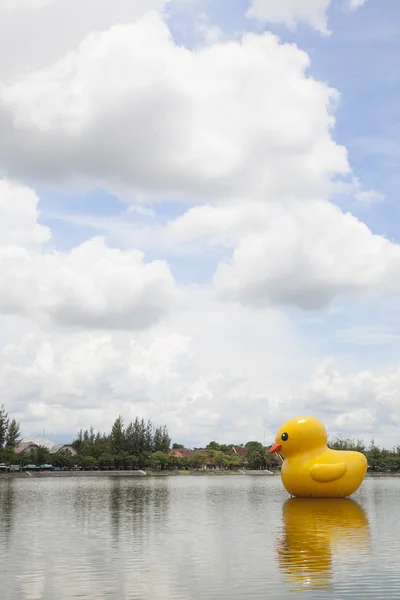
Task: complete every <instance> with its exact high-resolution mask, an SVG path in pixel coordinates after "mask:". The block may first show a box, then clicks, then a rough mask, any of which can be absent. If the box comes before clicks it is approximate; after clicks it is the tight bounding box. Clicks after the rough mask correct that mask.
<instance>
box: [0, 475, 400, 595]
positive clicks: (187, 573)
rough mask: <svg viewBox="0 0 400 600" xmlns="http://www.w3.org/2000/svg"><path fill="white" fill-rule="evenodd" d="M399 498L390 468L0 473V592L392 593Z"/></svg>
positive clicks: (396, 583) (398, 577)
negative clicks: (347, 494) (158, 474)
mask: <svg viewBox="0 0 400 600" xmlns="http://www.w3.org/2000/svg"><path fill="white" fill-rule="evenodd" d="M399 507H400V478H399V479H396V478H379V479H378V478H376V479H373V478H370V479H366V480H365V482H364V484H363V486H362V488H361V489H360V491H359V492H358V493H357V494H355V495H354V496H353V500H334V501H333V500H323V501H319V500H295V499H289V500H288V496H287V494H286V493H285V491H284V490H283V488H282V485H281V481H280V478H279V477H251V476H237V477H235V476H232V477H168V478H117V477H109V478H98V479H97V478H91V479H89V478H87V479H86V478H76V479H75V478H63V479H36V478H32V479H5V478H3V479H2V478H1V477H0V599H1V600H67V599H68V600H69V599H70V598H71V599H72V598H80V599H82V598H83V599H85V598H90V599H95V600H102V599H104V598H112V599H115V600H125V599H132V600H133V599H135V600H136V599H137V600H178V599H179V600H180V599H181V600H213V599H218V600H219V599H224V600H225V599H226V600H231V599H232V600H233V599H234V600H236V599H237V600H239V599H240V600H253V599H254V600H259V599H260V600H261V599H262V600H267V599H271V600H275V599H276V600H279V599H281V598H282V599H283V598H285V599H286V598H292V597H293V596H296V597H297V595H296V594H293V592H299V591H300V590H301V591H302V592H303V593H302V594H301V597H302V598H304V599H308V598H310V599H314V598H315V599H317V598H326V599H327V600H328V599H329V600H331V599H335V600H336V599H341V598H352V599H353V600H356V599H360V600H361V599H364V598H376V599H383V598H388V599H389V598H390V599H394V598H399V599H400V520H399V512H398V511H399Z"/></svg>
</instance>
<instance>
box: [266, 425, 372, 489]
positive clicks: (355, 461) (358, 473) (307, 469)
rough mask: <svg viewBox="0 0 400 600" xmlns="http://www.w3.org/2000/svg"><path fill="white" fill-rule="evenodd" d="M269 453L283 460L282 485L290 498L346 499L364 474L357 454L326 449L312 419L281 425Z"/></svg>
mask: <svg viewBox="0 0 400 600" xmlns="http://www.w3.org/2000/svg"><path fill="white" fill-rule="evenodd" d="M270 452H271V453H273V452H280V453H281V454H282V456H283V457H284V458H285V460H284V463H283V465H282V482H283V485H284V486H285V488H286V490H287V491H288V492H289V494H291V495H292V496H300V497H305V496H308V497H310V496H312V497H315V498H321V497H328V498H337V497H346V496H350V495H351V494H353V493H354V492H355V491H356V490H357V488H358V487H359V486H360V485H361V483H362V481H363V479H364V477H365V474H366V472H367V459H366V458H365V456H364V455H363V454H361V452H351V451H346V450H331V449H330V448H328V446H327V435H326V430H325V427H324V425H323V424H322V423H321V421H319V420H318V419H315V418H314V417H298V418H296V419H292V420H291V421H288V422H287V423H285V424H284V425H282V427H281V428H280V429H279V431H278V433H277V435H276V441H275V444H274V445H273V446H272V448H271V449H270Z"/></svg>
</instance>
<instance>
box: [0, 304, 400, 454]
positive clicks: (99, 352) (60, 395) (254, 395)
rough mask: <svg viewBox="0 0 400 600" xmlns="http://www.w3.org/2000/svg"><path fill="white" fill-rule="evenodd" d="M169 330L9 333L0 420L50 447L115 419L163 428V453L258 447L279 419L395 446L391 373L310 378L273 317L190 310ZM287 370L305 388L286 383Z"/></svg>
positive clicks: (399, 419) (2, 353) (330, 371)
mask: <svg viewBox="0 0 400 600" xmlns="http://www.w3.org/2000/svg"><path fill="white" fill-rule="evenodd" d="M275 321H277V322H275ZM173 325H174V333H172V332H171V331H169V332H167V330H166V329H165V327H161V328H157V329H155V330H153V331H152V332H150V333H141V334H135V335H132V334H129V333H126V332H120V333H116V332H108V333H106V334H99V333H98V332H93V333H88V332H86V333H85V332H82V331H81V332H71V333H69V334H67V335H66V334H62V335H61V334H60V333H57V332H54V333H43V332H35V331H32V333H30V334H27V333H26V332H24V333H22V332H21V334H20V335H17V336H16V338H15V340H14V341H13V342H10V343H8V344H5V345H3V346H2V348H1V349H0V390H1V391H2V393H4V392H7V407H8V409H9V410H10V412H12V413H13V414H15V416H16V417H17V418H18V419H19V420H20V421H21V423H22V427H23V431H24V432H25V433H26V434H31V433H32V434H33V433H40V432H41V431H42V429H43V427H46V432H47V434H48V435H49V436H50V437H51V436H55V435H64V436H67V437H68V436H69V435H72V434H73V433H74V432H75V431H76V430H78V429H80V428H81V427H89V425H90V424H93V426H94V427H95V428H98V429H100V431H108V430H109V429H110V426H111V424H112V422H113V420H114V418H115V417H116V416H117V415H118V414H122V415H124V416H125V418H126V420H129V419H131V418H134V417H135V416H137V415H139V416H143V417H144V418H151V419H152V420H154V421H155V422H157V423H159V424H161V423H164V422H165V423H167V424H168V426H169V430H170V432H171V433H172V435H173V438H174V440H175V441H184V442H186V443H191V444H204V443H206V442H207V441H210V439H215V438H217V439H219V440H220V441H221V442H240V441H243V442H245V441H248V440H249V439H254V438H256V439H258V440H261V441H263V437H264V433H265V436H266V441H267V442H268V441H270V440H272V439H273V437H274V435H275V430H276V429H277V428H278V427H279V426H280V425H281V423H282V422H283V421H284V420H286V419H287V418H289V417H292V416H293V415H296V414H314V415H316V416H319V417H320V418H321V419H322V420H323V421H324V423H325V425H326V427H327V429H328V432H329V435H330V436H331V437H332V436H334V435H336V434H339V435H344V436H361V437H363V438H364V439H365V440H366V441H369V440H370V439H371V437H373V436H374V437H375V440H376V441H377V442H378V443H380V444H384V445H386V447H390V446H391V445H392V444H396V442H397V443H398V442H399V439H398V437H397V430H398V426H399V424H400V412H399V408H398V406H399V402H398V400H399V398H398V393H399V392H398V390H399V384H400V379H399V377H400V375H399V370H398V369H397V368H392V369H390V370H386V371H380V372H378V371H377V372H373V371H370V370H364V371H359V372H357V371H355V372H352V373H348V374H344V373H342V372H341V371H340V369H339V368H338V366H336V365H335V364H334V362H332V361H325V362H323V363H322V364H321V365H320V367H319V368H318V369H317V371H316V372H315V373H313V370H312V363H313V362H315V358H314V359H313V361H310V360H309V359H308V360H305V358H304V356H301V351H302V350H303V353H304V350H305V346H304V344H303V343H301V344H300V346H299V345H298V340H296V336H295V335H294V334H293V331H292V330H291V328H290V327H288V324H287V322H286V323H285V321H284V320H282V317H280V316H279V315H278V314H277V313H273V312H271V314H269V315H264V316H258V317H255V316H254V313H246V312H243V309H241V308H234V307H231V308H228V309H226V307H224V306H223V305H218V304H216V303H215V302H214V303H212V302H211V303H210V302H202V303H201V309H200V310H197V308H196V309H194V310H193V311H192V319H191V320H190V319H188V318H187V317H186V316H184V317H183V319H182V318H181V317H177V319H176V320H175V321H174V323H173ZM214 325H215V326H216V332H217V334H218V336H217V335H216V336H215V337H214V338H213V341H212V340H211V338H210V330H211V328H213V327H214ZM207 328H208V331H204V329H206V330H207ZM198 332H200V333H199V335H197V333H198ZM201 332H202V333H201ZM214 342H217V344H218V345H219V347H218V351H216V352H213V350H214V348H213V343H214ZM204 343H205V344H206V347H207V348H208V350H209V353H210V356H209V357H207V352H205V348H204V346H203V344H204ZM243 344H244V345H245V346H246V355H247V356H246V357H245V356H244V355H243V353H241V352H240V345H241V346H242V347H243ZM241 357H243V358H244V360H243V361H241ZM238 358H239V359H238ZM296 363H297V364H296ZM296 369H297V370H298V371H302V373H303V378H306V377H309V378H310V380H309V383H304V381H303V382H301V380H297V381H295V380H293V377H294V375H295V373H296ZM277 371H278V374H277ZM283 381H286V382H287V383H285V384H284V383H283Z"/></svg>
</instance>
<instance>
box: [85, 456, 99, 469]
mask: <svg viewBox="0 0 400 600" xmlns="http://www.w3.org/2000/svg"><path fill="white" fill-rule="evenodd" d="M82 467H83V468H84V469H90V470H91V471H92V470H93V469H94V468H95V467H97V460H96V459H95V458H93V456H84V457H83V458H82Z"/></svg>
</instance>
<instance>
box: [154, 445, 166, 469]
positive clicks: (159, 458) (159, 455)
mask: <svg viewBox="0 0 400 600" xmlns="http://www.w3.org/2000/svg"><path fill="white" fill-rule="evenodd" d="M152 458H153V461H156V462H157V463H159V465H160V467H161V470H164V469H165V466H166V465H167V464H168V454H166V453H165V452H162V451H161V450H158V451H157V452H153V455H152Z"/></svg>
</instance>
